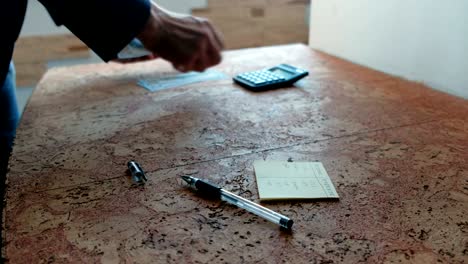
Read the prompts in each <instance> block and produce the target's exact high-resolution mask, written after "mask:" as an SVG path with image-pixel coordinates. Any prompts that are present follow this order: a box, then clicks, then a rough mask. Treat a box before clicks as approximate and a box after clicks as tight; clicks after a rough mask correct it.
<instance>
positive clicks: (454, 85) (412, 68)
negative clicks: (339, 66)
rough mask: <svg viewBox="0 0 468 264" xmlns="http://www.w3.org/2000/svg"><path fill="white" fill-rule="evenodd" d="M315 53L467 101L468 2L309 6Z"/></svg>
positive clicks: (403, 0)
mask: <svg viewBox="0 0 468 264" xmlns="http://www.w3.org/2000/svg"><path fill="white" fill-rule="evenodd" d="M309 41H310V45H311V47H313V48H316V49H319V50H322V51H325V52H327V53H330V54H333V55H336V56H338V57H342V58H345V59H347V60H350V61H353V62H356V63H359V64H362V65H366V66H369V67H371V68H374V69H377V70H380V71H384V72H387V73H390V74H393V75H397V76H401V77H403V78H406V79H410V80H414V81H420V82H423V83H425V84H427V85H429V86H431V87H433V88H435V89H439V90H442V91H445V92H448V93H452V94H455V95H459V96H462V97H465V98H468V1H467V0H450V1H441V0H387V1H375V0H353V1H349V0H312V12H311V29H310V40H309Z"/></svg>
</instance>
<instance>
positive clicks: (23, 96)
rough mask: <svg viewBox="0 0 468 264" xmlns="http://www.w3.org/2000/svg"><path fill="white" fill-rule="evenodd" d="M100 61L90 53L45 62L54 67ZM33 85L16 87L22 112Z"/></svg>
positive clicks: (48, 66)
mask: <svg viewBox="0 0 468 264" xmlns="http://www.w3.org/2000/svg"><path fill="white" fill-rule="evenodd" d="M98 62H102V60H101V59H100V58H99V57H97V55H96V54H94V53H92V54H91V56H90V57H89V58H85V59H70V60H59V61H49V62H48V63H47V68H48V69H50V68H54V67H65V66H73V65H78V64H89V63H98ZM34 89H35V86H26V87H17V88H16V97H17V101H18V106H19V108H20V111H21V113H23V110H24V108H25V107H26V104H27V103H28V100H29V98H30V97H31V95H32V93H33V91H34Z"/></svg>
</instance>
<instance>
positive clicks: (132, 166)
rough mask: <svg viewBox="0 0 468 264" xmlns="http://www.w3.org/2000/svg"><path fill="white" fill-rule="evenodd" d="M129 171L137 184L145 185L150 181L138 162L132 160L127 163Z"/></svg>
mask: <svg viewBox="0 0 468 264" xmlns="http://www.w3.org/2000/svg"><path fill="white" fill-rule="evenodd" d="M127 167H128V170H129V171H130V173H131V174H132V179H133V181H134V182H136V183H140V184H142V183H145V182H146V181H148V178H146V175H145V172H144V171H143V169H142V168H141V166H140V164H138V163H137V162H136V161H134V160H131V161H129V162H128V163H127Z"/></svg>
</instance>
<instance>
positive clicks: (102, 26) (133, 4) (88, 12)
mask: <svg viewBox="0 0 468 264" xmlns="http://www.w3.org/2000/svg"><path fill="white" fill-rule="evenodd" d="M39 1H40V2H41V3H42V4H43V5H44V6H45V7H46V8H47V10H48V11H49V14H50V16H51V17H52V19H53V20H54V21H55V23H56V24H57V25H64V26H66V27H67V28H68V29H69V30H70V31H71V32H72V33H73V34H75V35H76V36H77V37H78V38H80V39H81V40H82V41H83V42H84V43H85V44H86V45H87V46H88V47H89V48H91V49H92V50H93V51H94V52H96V54H98V55H99V57H101V58H102V59H103V60H104V61H109V60H111V59H115V58H116V57H117V54H118V53H119V52H120V51H121V50H122V49H123V48H124V47H125V46H126V45H127V44H128V43H130V41H131V40H132V39H133V38H135V36H137V35H138V34H139V33H140V32H141V31H142V30H143V27H144V26H145V24H146V22H147V20H148V18H149V15H150V7H151V5H150V2H149V0H39Z"/></svg>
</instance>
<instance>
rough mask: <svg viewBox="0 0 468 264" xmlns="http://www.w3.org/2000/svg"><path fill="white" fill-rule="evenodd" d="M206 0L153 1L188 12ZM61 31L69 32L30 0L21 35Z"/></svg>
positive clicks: (170, 8) (203, 4)
mask: <svg viewBox="0 0 468 264" xmlns="http://www.w3.org/2000/svg"><path fill="white" fill-rule="evenodd" d="M206 1H207V0H156V1H155V2H157V3H158V4H159V5H161V6H163V7H164V8H166V9H168V10H171V11H174V12H179V13H190V10H191V9H192V8H195V7H206ZM62 33H69V31H68V30H67V29H66V28H65V27H57V26H55V24H54V22H53V21H52V19H51V18H50V17H49V14H48V13H47V11H46V10H45V8H44V7H43V6H42V4H40V3H39V2H38V1H37V0H30V1H29V3H28V10H27V13H26V19H25V21H24V25H23V29H22V31H21V36H33V35H51V34H62Z"/></svg>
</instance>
